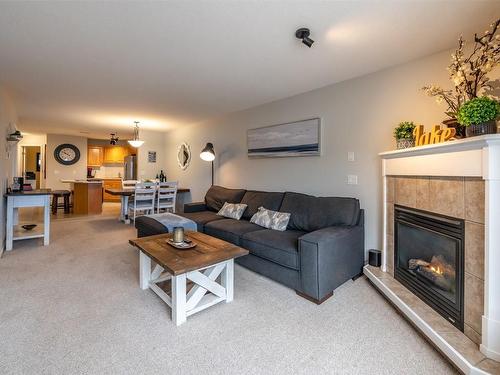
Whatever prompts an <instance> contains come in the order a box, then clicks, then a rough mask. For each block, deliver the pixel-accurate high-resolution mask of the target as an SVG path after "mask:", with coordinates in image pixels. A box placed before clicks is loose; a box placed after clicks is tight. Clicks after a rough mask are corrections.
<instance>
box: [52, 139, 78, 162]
mask: <svg viewBox="0 0 500 375" xmlns="http://www.w3.org/2000/svg"><path fill="white" fill-rule="evenodd" d="M54 158H55V159H56V160H57V161H58V162H59V163H60V164H63V165H72V164H75V163H76V162H78V160H80V150H79V149H78V147H76V146H75V145H72V144H69V143H64V144H62V145H59V146H57V147H56V149H55V150H54Z"/></svg>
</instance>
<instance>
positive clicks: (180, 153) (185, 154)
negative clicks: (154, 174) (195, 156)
mask: <svg viewBox="0 0 500 375" xmlns="http://www.w3.org/2000/svg"><path fill="white" fill-rule="evenodd" d="M190 161H191V149H190V148H189V145H188V144H187V143H186V142H184V143H182V144H181V145H180V146H179V148H178V149H177V163H178V164H179V167H180V168H181V169H182V170H185V169H186V168H187V167H188V166H189V162H190Z"/></svg>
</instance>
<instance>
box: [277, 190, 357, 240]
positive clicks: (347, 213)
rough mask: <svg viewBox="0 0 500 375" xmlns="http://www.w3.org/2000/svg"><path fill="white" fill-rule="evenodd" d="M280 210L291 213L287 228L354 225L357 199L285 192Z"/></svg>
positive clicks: (302, 228) (312, 229) (306, 229)
mask: <svg viewBox="0 0 500 375" xmlns="http://www.w3.org/2000/svg"><path fill="white" fill-rule="evenodd" d="M279 210H280V211H281V212H289V213H291V214H292V216H291V217H290V221H289V222H288V228H289V229H293V230H303V231H306V232H312V231H315V230H318V229H321V228H326V227H330V226H337V225H356V223H357V221H358V217H359V201H358V200H357V199H355V198H341V197H313V196H311V195H306V194H300V193H290V192H286V193H285V197H284V198H283V203H282V204H281V207H280V209H279Z"/></svg>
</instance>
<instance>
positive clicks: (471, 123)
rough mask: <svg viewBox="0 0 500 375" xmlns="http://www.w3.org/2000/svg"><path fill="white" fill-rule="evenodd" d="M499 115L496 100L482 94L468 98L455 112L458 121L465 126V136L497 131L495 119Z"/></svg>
mask: <svg viewBox="0 0 500 375" xmlns="http://www.w3.org/2000/svg"><path fill="white" fill-rule="evenodd" d="M499 115H500V104H499V103H498V101H496V100H494V99H491V98H488V97H487V96H483V97H480V98H474V99H472V100H469V101H468V102H466V103H465V104H464V105H462V106H461V107H460V109H459V110H458V113H457V120H458V122H459V123H460V124H461V125H463V126H465V127H466V128H465V129H466V132H467V137H474V136H476V135H483V134H494V133H496V132H497V123H496V120H497V118H498V116H499Z"/></svg>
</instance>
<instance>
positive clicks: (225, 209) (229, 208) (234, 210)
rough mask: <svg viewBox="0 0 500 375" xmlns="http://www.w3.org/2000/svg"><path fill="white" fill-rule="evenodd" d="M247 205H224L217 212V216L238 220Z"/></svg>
mask: <svg viewBox="0 0 500 375" xmlns="http://www.w3.org/2000/svg"><path fill="white" fill-rule="evenodd" d="M246 209H247V205H246V204H243V203H227V202H225V203H224V206H222V208H221V209H220V210H219V212H217V215H219V216H224V217H228V218H230V219H236V220H240V219H241V216H243V212H245V210H246Z"/></svg>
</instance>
